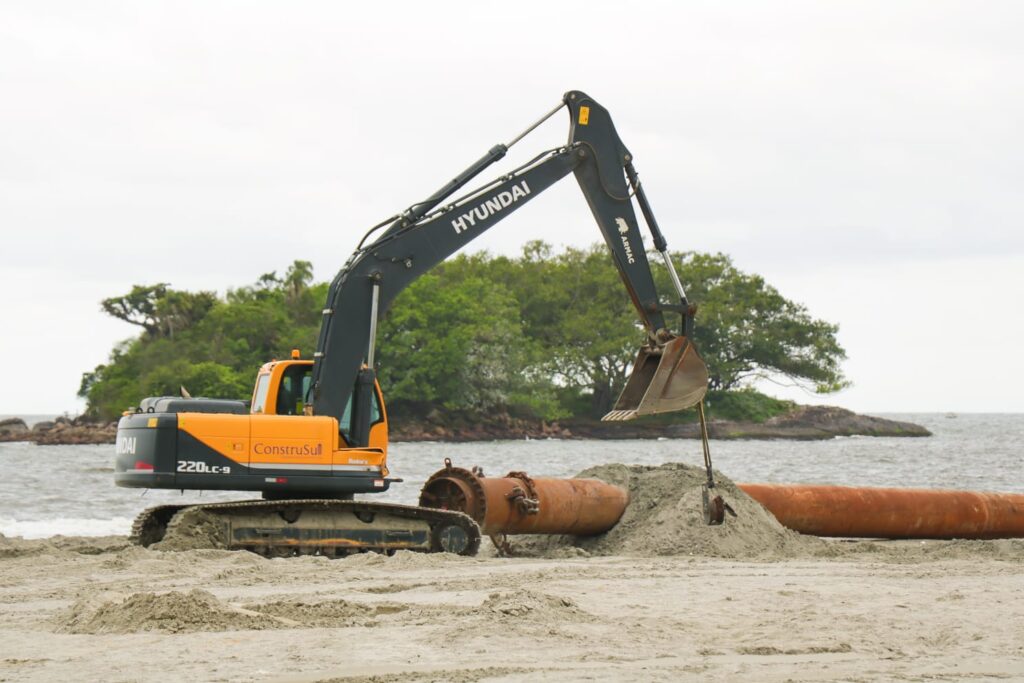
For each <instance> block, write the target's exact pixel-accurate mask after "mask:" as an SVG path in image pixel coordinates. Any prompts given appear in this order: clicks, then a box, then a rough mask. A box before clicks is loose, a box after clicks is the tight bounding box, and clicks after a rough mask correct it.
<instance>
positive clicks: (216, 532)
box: [150, 508, 225, 551]
mask: <svg viewBox="0 0 1024 683" xmlns="http://www.w3.org/2000/svg"><path fill="white" fill-rule="evenodd" d="M224 538H225V533H224V523H223V522H222V521H221V520H220V519H218V518H217V516H216V515H213V514H210V513H209V512H205V511H203V510H201V509H197V508H192V509H189V510H182V511H181V512H179V513H178V514H176V515H175V516H174V518H173V519H171V523H170V524H168V525H167V531H166V533H165V534H164V537H163V539H161V540H160V541H159V542H158V543H154V544H153V545H151V546H150V547H151V548H152V549H153V550H169V551H181V550H204V549H221V548H224Z"/></svg>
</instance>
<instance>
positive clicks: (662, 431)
mask: <svg viewBox="0 0 1024 683" xmlns="http://www.w3.org/2000/svg"><path fill="white" fill-rule="evenodd" d="M708 432H709V434H710V436H711V438H713V439H799V440H814V439H831V438H834V437H837V436H931V432H929V431H928V430H927V429H925V428H924V427H922V426H920V425H916V424H913V423H910V422H900V421H897V420H887V419H885V418H881V417H871V416H869V415H858V414H857V413H854V412H852V411H849V410H846V409H844V408H837V407H834V406H798V407H797V408H795V409H793V410H792V411H790V412H788V413H786V414H784V415H777V416H776V417H773V418H771V419H768V420H765V421H764V422H761V423H756V422H731V421H728V420H720V421H711V422H710V423H709V424H708ZM116 435H117V423H116V422H90V421H87V420H84V419H82V418H75V419H68V418H64V417H58V418H57V419H56V420H54V421H53V422H39V423H36V424H35V425H34V426H33V427H32V428H31V429H29V428H28V426H27V425H26V424H25V422H24V421H23V420H21V419H20V418H10V419H7V420H3V421H0V441H34V442H35V443H38V444H48V445H52V444H102V443H114V438H115V437H116ZM390 436H391V440H392V441H494V440H497V439H513V440H515V439H655V438H668V439H698V438H700V429H699V427H698V426H697V423H696V422H693V421H689V422H664V421H646V420H637V421H633V422H600V421H598V420H585V419H573V420H567V421H564V422H546V421H544V420H530V419H525V418H517V417H511V416H509V415H504V414H497V415H493V416H492V417H490V418H489V419H488V420H478V419H458V418H453V417H451V416H441V415H440V414H435V415H431V416H430V417H429V418H428V419H426V420H398V421H396V422H395V423H392V425H391V435H390Z"/></svg>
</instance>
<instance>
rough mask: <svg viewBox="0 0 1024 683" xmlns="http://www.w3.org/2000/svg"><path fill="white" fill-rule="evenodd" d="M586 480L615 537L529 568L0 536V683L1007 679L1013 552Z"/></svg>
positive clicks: (682, 487)
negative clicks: (833, 535)
mask: <svg viewBox="0 0 1024 683" xmlns="http://www.w3.org/2000/svg"><path fill="white" fill-rule="evenodd" d="M588 474H590V475H592V476H601V477H602V478H604V479H605V480H607V481H612V482H616V483H619V484H621V485H623V486H626V487H628V488H629V489H630V493H631V503H630V506H629V508H627V511H626V514H625V515H624V516H623V518H622V520H621V521H620V522H619V524H618V526H617V527H616V528H615V529H613V530H612V532H609V533H608V534H606V535H604V536H602V537H600V538H595V539H587V540H580V539H572V538H567V537H562V538H549V539H516V538H513V543H514V545H515V546H516V547H517V548H518V550H519V552H520V553H522V554H524V555H526V554H528V555H529V556H526V557H523V556H520V557H514V558H500V557H496V556H494V550H493V546H491V545H490V542H489V541H485V548H484V549H483V550H482V554H481V556H479V557H472V558H466V557H457V556H451V555H423V554H415V553H410V552H405V551H402V552H398V553H397V554H395V555H394V556H390V557H389V556H386V555H378V554H375V553H366V554H359V555H352V556H349V557H347V558H344V559H336V560H329V559H326V558H323V557H296V558H278V559H266V558H263V557H260V556H257V555H254V554H251V553H248V552H244V551H235V552H231V551H226V550H216V549H186V550H174V551H171V550H157V549H155V548H154V549H147V548H140V547H135V546H131V545H129V544H128V542H127V539H125V538H124V537H105V538H60V537H57V538H54V539H47V540H22V539H10V538H3V537H2V536H0V680H10V681H14V680H18V681H22V680H29V681H32V680H37V681H51V680H88V681H92V680H103V681H150V680H152V681H175V680H188V681H196V680H202V681H251V680H257V681H259V680H283V681H335V680H337V681H374V682H385V681H420V682H422V681H485V680H486V681H558V682H559V683H563V682H564V681H577V680H637V681H679V680H684V681H685V680H751V681H833V680H842V681H875V680H879V681H883V680H884V681H890V680H957V681H961V680H1007V679H1013V680H1016V679H1024V541H1020V540H1000V541H927V542H921V541H899V542H878V541H874V542H872V541H856V542H853V541H824V540H821V539H817V538H812V537H807V536H800V535H799V534H796V533H794V532H792V531H789V530H788V529H784V528H782V527H781V526H780V525H779V524H778V523H777V522H776V521H775V519H774V518H773V517H771V515H769V514H768V513H767V512H766V511H765V510H764V509H763V508H761V507H760V506H759V505H757V503H755V502H754V501H752V500H751V499H749V498H748V497H746V496H745V494H743V493H742V491H740V490H739V489H737V488H736V487H735V486H734V485H733V484H732V483H731V482H730V481H729V480H728V479H726V478H725V477H721V478H720V481H719V487H720V491H721V492H722V493H723V495H725V497H726V499H727V500H728V501H729V503H730V504H731V505H732V506H733V507H734V508H735V509H736V512H737V517H735V518H733V517H728V518H727V519H726V522H725V524H724V525H723V526H721V527H708V526H706V525H704V524H703V520H702V517H701V513H700V502H699V500H700V498H699V490H700V484H701V482H702V481H703V478H702V476H701V475H700V473H699V470H696V469H695V468H692V467H686V466H683V465H664V466H662V467H658V468H653V467H629V468H627V467H623V466H621V465H610V466H604V467H602V468H594V469H592V470H590V471H589V472H588ZM178 547H180V546H178Z"/></svg>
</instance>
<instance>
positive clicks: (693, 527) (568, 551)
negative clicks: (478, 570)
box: [512, 463, 828, 558]
mask: <svg viewBox="0 0 1024 683" xmlns="http://www.w3.org/2000/svg"><path fill="white" fill-rule="evenodd" d="M577 476H579V477H591V478H595V479H601V480H602V481H606V482H608V483H610V484H617V485H619V486H623V487H625V488H627V489H628V490H629V496H630V502H629V506H628V507H627V508H626V512H625V513H624V514H623V515H622V519H621V520H619V523H618V524H617V525H616V526H615V527H613V528H612V529H611V531H609V532H607V533H605V534H601V535H599V536H592V537H578V536H550V537H543V536H535V537H528V538H527V537H523V538H522V540H520V539H519V538H515V537H513V539H512V540H513V547H514V548H515V550H516V552H517V554H522V555H528V556H541V557H566V556H571V555H573V554H580V553H579V551H580V550H583V551H585V552H586V553H588V554H591V555H634V556H644V557H652V556H657V555H703V556H709V557H729V558H785V557H796V556H801V555H821V554H824V553H827V552H828V550H827V545H826V544H825V542H823V541H822V540H820V539H818V538H814V537H811V536H802V535H800V534H798V533H796V532H794V531H790V530H789V529H786V528H784V527H783V526H782V525H781V524H779V523H778V521H777V520H776V519H775V518H774V517H773V516H772V515H771V514H770V513H769V512H768V511H767V510H765V509H764V508H763V507H761V505H760V504H758V503H757V502H755V501H754V500H753V499H752V498H750V496H748V495H747V494H745V493H743V491H741V490H740V489H739V488H738V487H737V486H736V485H735V484H734V483H733V482H732V481H731V480H730V479H728V478H727V477H724V476H722V475H721V474H719V473H718V472H716V473H715V483H716V485H717V487H718V492H719V494H720V495H722V496H723V497H724V498H725V501H726V502H727V503H728V504H729V505H730V506H731V507H732V508H733V510H735V511H736V516H735V517H732V516H730V515H728V514H726V517H725V523H724V524H722V525H720V526H707V525H706V524H705V523H704V516H703V512H702V504H701V485H702V484H703V483H704V481H705V475H704V471H703V469H701V468H698V467H692V466H690V465H683V464H679V463H667V464H665V465H661V466H660V467H650V466H644V465H630V466H627V465H602V466H599V467H592V468H590V469H587V470H584V471H583V472H580V473H579V475H577Z"/></svg>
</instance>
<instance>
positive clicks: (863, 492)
mask: <svg viewBox="0 0 1024 683" xmlns="http://www.w3.org/2000/svg"><path fill="white" fill-rule="evenodd" d="M738 486H739V487H740V488H741V489H743V491H744V492H745V493H746V494H747V495H748V496H750V497H751V498H753V499H754V500H756V501H757V502H758V503H760V504H761V505H763V506H764V507H765V508H767V509H768V511H769V512H771V513H772V514H773V515H774V516H775V518H776V519H777V520H779V523H781V524H782V525H783V526H785V527H788V528H790V529H793V530H794V531H799V532H800V533H802V534H812V535H814V536H837V537H848V538H891V539H910V538H934V539H950V538H965V539H986V538H1022V537H1024V494H1019V493H978V492H973V491H943V490H932V489H897V488H862V487H849V486H804V485H790V484H738Z"/></svg>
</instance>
